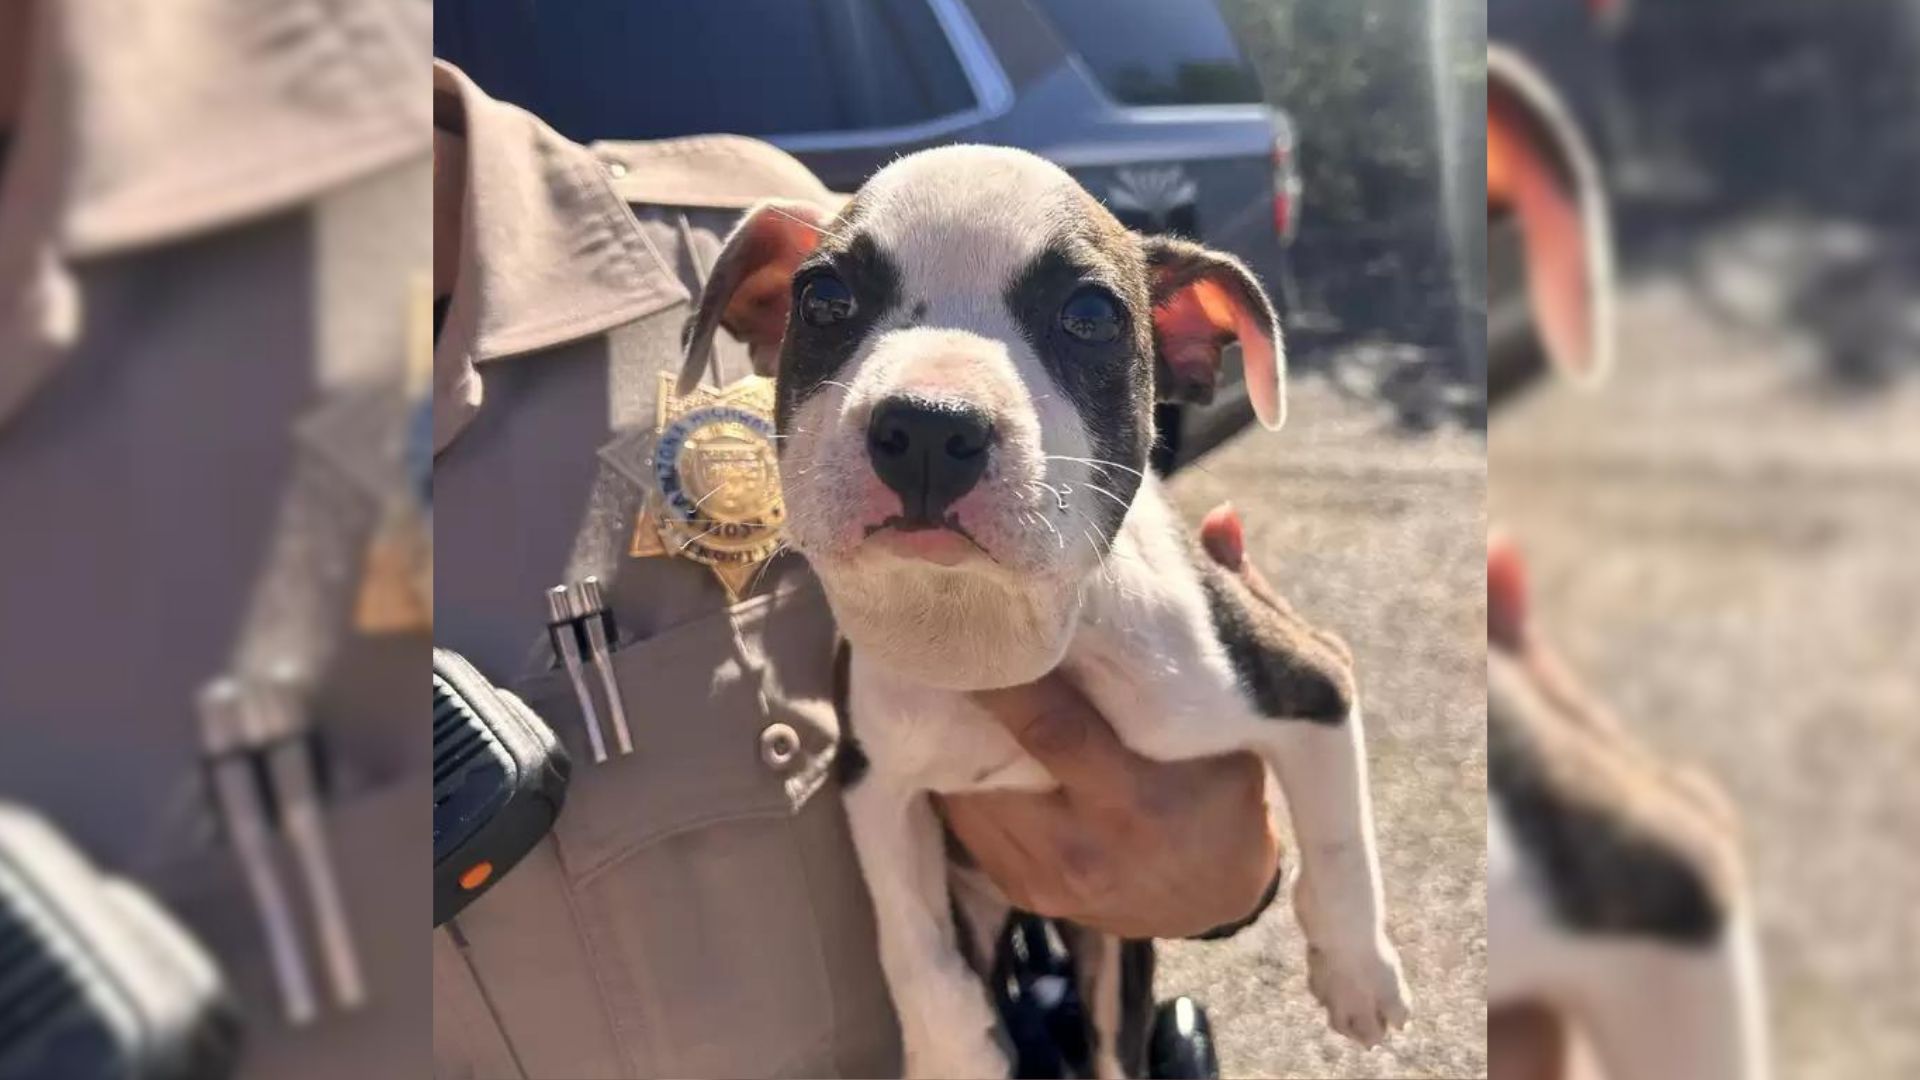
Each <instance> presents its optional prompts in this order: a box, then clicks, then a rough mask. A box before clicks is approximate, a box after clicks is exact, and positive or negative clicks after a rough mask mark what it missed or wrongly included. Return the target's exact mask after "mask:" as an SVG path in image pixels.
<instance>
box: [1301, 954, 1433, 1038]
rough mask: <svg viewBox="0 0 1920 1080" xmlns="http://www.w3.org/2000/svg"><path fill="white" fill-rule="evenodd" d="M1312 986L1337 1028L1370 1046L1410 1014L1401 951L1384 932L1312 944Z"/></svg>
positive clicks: (1400, 1025)
mask: <svg viewBox="0 0 1920 1080" xmlns="http://www.w3.org/2000/svg"><path fill="white" fill-rule="evenodd" d="M1307 988H1308V989H1310V990H1312V991H1313V996H1314V998H1315V999H1317V1000H1318V1001H1319V1002H1320V1004H1321V1005H1323V1006H1325V1007H1326V1010H1327V1024H1328V1026H1330V1027H1332V1028H1333V1030H1335V1031H1337V1032H1339V1033H1340V1034H1342V1035H1345V1036H1346V1037H1347V1038H1349V1039H1352V1040H1353V1041H1354V1042H1357V1043H1359V1044H1360V1045H1362V1046H1365V1047H1375V1046H1378V1045H1380V1043H1381V1042H1382V1041H1383V1040H1384V1039H1386V1037H1387V1033H1388V1032H1390V1031H1397V1030H1399V1029H1400V1028H1403V1027H1405V1026H1406V1023H1407V1018H1408V1016H1409V1015H1410V1012H1409V1008H1408V1007H1409V1003H1410V1001H1411V997H1410V995H1409V994H1408V993H1407V980H1406V977H1405V976H1404V975H1402V974H1401V972H1400V955H1399V954H1398V953H1397V952H1395V951H1394V948H1393V945H1392V944H1391V943H1390V942H1388V941H1387V940H1386V938H1385V936H1384V935H1381V936H1378V937H1376V938H1375V939H1374V940H1373V941H1369V942H1362V943H1359V944H1357V945H1353V946H1345V947H1335V946H1329V947H1326V948H1322V947H1320V946H1318V945H1309V946H1308V947H1307Z"/></svg>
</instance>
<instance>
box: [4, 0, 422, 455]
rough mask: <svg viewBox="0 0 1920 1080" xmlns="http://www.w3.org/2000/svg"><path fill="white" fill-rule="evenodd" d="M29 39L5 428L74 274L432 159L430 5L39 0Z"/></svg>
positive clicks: (68, 323) (8, 224)
mask: <svg viewBox="0 0 1920 1080" xmlns="http://www.w3.org/2000/svg"><path fill="white" fill-rule="evenodd" d="M162 8H164V10H162ZM416 8H419V9H421V10H418V11H416V10H415V9H416ZM32 32H33V35H34V43H33V44H32V46H30V47H29V50H28V56H29V58H30V59H29V64H30V66H31V68H32V70H31V71H30V72H29V73H28V78H29V87H28V90H27V95H26V100H25V102H24V110H23V114H22V117H21V122H20V125H19V128H18V130H17V131H16V138H15V144H14V147H13V153H12V160H11V162H10V163H9V166H8V168H7V171H6V173H5V175H4V181H0V183H4V187H0V422H4V421H5V420H6V418H7V417H8V416H10V415H11V414H12V413H13V412H14V411H16V410H17V409H18V408H19V407H20V406H21V405H22V404H23V403H24V401H25V400H26V398H27V397H28V395H29V394H30V393H31V392H32V391H33V390H34V388H35V387H37V386H38V385H40V384H41V383H43V382H44V381H45V379H46V377H47V376H48V375H50V374H51V372H52V371H53V370H54V369H55V368H57V367H58V365H59V363H60V360H61V359H62V357H63V356H64V355H65V353H66V351H67V349H68V348H69V346H70V345H71V343H72V340H73V339H74V337H75V335H76V334H77V333H78V327H79V320H80V309H79V297H78V294H77V290H76V289H75V287H74V283H73V280H72V277H71V273H70V271H69V269H68V266H69V264H72V263H77V262H79V261H81V260H85V259H88V258H95V257H100V256H105V255H111V254H115V253H119V252H123V251H127V250H131V249H136V248H141V247H145V246H149V245H154V244H161V243H166V242H170V241H174V240H178V239H181V238H184V237H187V236H191V235H195V234H199V233H204V232H208V231H212V230H215V229H219V228H223V227H227V226H231V225H236V224H240V223H242V222H245V221H249V220H253V219H257V218H260V217H263V216H265V215H268V214H271V213H275V212H279V211H283V210H286V209H289V208H291V207H294V206H297V205H299V204H301V203H303V202H307V201H310V200H312V199H313V198H314V197H316V196H317V195H319V194H320V193H322V192H325V191H328V190H330V189H333V188H336V187H339V186H341V185H344V184H347V183H349V182H351V181H353V180H356V179H359V178H361V177H363V176H368V175H372V174H374V173H376V172H378V171H380V170H382V169H385V168H388V167H390V166H395V165H399V164H401V163H403V162H405V161H407V160H409V159H412V160H418V159H419V157H420V156H421V155H424V154H426V153H427V152H428V148H429V139H430V131H429V127H428V117H427V112H426V103H425V102H424V101H423V100H422V99H421V97H420V94H419V90H418V86H419V84H418V82H417V81H416V79H417V77H418V76H417V74H416V73H417V72H418V70H419V69H418V67H417V66H416V65H417V64H418V62H419V60H418V58H419V57H420V56H422V55H425V54H426V52H427V51H428V48H429V42H430V39H431V25H430V14H429V13H427V12H425V10H424V8H423V6H422V5H418V4H414V3H403V2H399V0H279V2H276V3H273V4H263V3H260V2H259V0H173V2H169V3H167V4H165V5H162V6H161V7H156V8H152V9H148V8H143V7H139V6H137V5H136V6H135V7H133V8H129V7H128V6H127V5H126V4H125V3H123V2H119V0H43V2H42V3H39V4H37V5H36V6H35V26H34V27H33V30H32Z"/></svg>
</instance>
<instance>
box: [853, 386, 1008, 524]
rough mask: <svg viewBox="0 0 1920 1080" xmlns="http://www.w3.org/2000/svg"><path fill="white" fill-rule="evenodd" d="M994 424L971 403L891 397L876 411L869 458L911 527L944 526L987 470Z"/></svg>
mask: <svg viewBox="0 0 1920 1080" xmlns="http://www.w3.org/2000/svg"><path fill="white" fill-rule="evenodd" d="M992 448H993V420H992V418H991V417H989V416H988V415H987V413H986V412H985V411H984V410H982V409H980V408H979V407H977V406H974V405H969V404H967V403H966V402H960V401H952V400H938V399H933V398H924V397H891V398H888V399H886V400H885V401H882V402H881V403H880V404H879V405H877V406H875V407H874V410H873V419H872V420H871V421H869V423H868V425H867V457H868V458H869V459H870V460H871V461H872V462H873V472H874V475H876V476H878V477H879V478H880V482H881V483H883V484H885V485H887V487H888V488H890V489H892V491H893V492H894V494H896V495H898V496H900V516H901V517H902V518H903V519H905V522H906V523H907V524H910V525H919V524H924V525H938V524H940V523H941V522H942V521H944V520H945V518H946V516H947V511H948V508H950V507H951V506H952V505H953V504H954V503H955V502H958V501H959V499H960V497H961V496H962V495H965V494H966V493H967V492H969V491H972V490H973V488H974V486H975V485H977V484H978V483H979V482H980V477H981V476H982V474H984V473H985V472H986V471H987V455H988V453H989V452H990V451H991V450H992Z"/></svg>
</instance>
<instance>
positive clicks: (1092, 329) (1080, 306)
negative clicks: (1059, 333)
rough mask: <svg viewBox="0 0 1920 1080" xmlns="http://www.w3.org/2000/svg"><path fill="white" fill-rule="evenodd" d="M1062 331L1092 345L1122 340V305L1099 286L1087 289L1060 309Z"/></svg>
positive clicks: (1075, 293) (1077, 292)
mask: <svg viewBox="0 0 1920 1080" xmlns="http://www.w3.org/2000/svg"><path fill="white" fill-rule="evenodd" d="M1060 328H1061V329H1062V330H1065V331H1066V332H1067V333H1068V334H1070V335H1072V336H1073V337H1075V338H1078V339H1079V340H1081V341H1084V342H1086V343H1087V344H1089V345H1104V344H1106V343H1107V342H1109V341H1112V340H1113V339H1114V338H1117V337H1119V336H1120V302H1119V301H1118V300H1115V299H1114V298H1113V294H1112V293H1110V292H1108V291H1107V290H1105V289H1102V288H1100V287H1099V286H1096V285H1083V286H1081V287H1080V288H1079V289H1078V290H1076V291H1075V292H1074V294H1073V295H1072V296H1069V297H1067V302H1066V305H1065V306H1063V307H1062V308H1061V309H1060Z"/></svg>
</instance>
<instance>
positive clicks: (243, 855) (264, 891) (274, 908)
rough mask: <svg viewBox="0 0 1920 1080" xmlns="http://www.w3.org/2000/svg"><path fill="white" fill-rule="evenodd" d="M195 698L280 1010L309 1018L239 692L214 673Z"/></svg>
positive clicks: (307, 990) (309, 985) (312, 1001)
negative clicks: (255, 914) (257, 920)
mask: <svg viewBox="0 0 1920 1080" xmlns="http://www.w3.org/2000/svg"><path fill="white" fill-rule="evenodd" d="M199 704H200V737H201V745H202V746H203V747H204V748H205V750H206V755H207V768H208V771H209V772H210V773H211V775H212V779H213V795H214V799H215V802H216V804H217V807H218V809H219V812H220V816H221V818H222V819H223V821H224V822H225V824H226V832H227V837H228V839H229V840H230V841H231V842H232V844H233V852H234V855H235V857H236V858H238V859H239V861H240V871H241V873H242V875H243V876H244V877H245V879H246V883H247V891H248V892H250V893H251V894H252V895H253V908H254V911H255V912H256V913H257V914H258V915H259V916H260V929H261V932H262V933H263V934H264V935H265V936H266V939H267V957H268V960H269V961H270V962H271V964H272V966H273V976H274V981H275V982H277V983H278V984H279V986H280V1005H281V1009H282V1010H283V1011H284V1013H285V1014H286V1017H287V1021H288V1022H289V1023H292V1024H296V1025H299V1024H306V1023H310V1022H312V1020H313V1018H314V1017H315V1016H317V1015H318V1014H319V1011H320V1009H319V1003H318V1000H317V999H316V997H315V995H314V990H313V975H312V973H311V972H310V971H309V970H308V968H307V956H306V950H305V949H304V948H303V947H302V945H301V941H300V929H299V926H298V924H297V922H296V921H295V918H294V913H293V904H292V902H291V901H290V900H289V899H288V898H287V890H286V886H285V885H284V884H283V883H282V882H281V880H280V868H279V866H278V865H277V864H276V863H275V862H274V858H273V845H272V841H271V839H270V833H271V830H270V828H269V827H268V824H267V810H266V806H265V804H264V802H263V801H262V799H261V795H260V788H259V785H258V784H257V782H256V781H255V778H254V771H253V758H252V756H251V754H250V753H249V750H250V749H251V747H252V742H253V739H252V735H251V733H249V732H248V730H247V727H248V723H249V720H248V715H247V714H248V712H249V710H248V708H247V702H246V695H245V694H244V692H243V691H242V690H241V687H240V683H239V681H238V680H236V679H233V678H228V677H222V678H219V679H215V680H214V681H213V682H211V683H208V684H207V686H206V687H205V688H204V689H202V690H201V692H200V702H199Z"/></svg>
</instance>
